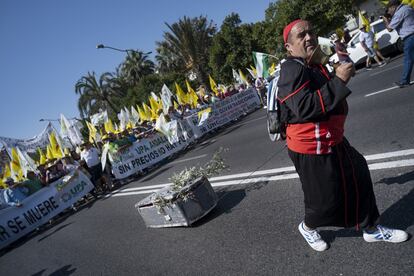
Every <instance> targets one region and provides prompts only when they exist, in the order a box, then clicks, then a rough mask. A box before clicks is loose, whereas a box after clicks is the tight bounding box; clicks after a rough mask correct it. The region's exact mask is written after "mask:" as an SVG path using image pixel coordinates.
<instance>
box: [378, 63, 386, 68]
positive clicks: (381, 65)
mask: <svg viewBox="0 0 414 276" xmlns="http://www.w3.org/2000/svg"><path fill="white" fill-rule="evenodd" d="M385 65H387V63H386V62H381V63H380V64H379V65H378V67H384V66H385Z"/></svg>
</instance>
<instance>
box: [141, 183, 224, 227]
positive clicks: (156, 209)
mask: <svg viewBox="0 0 414 276" xmlns="http://www.w3.org/2000/svg"><path fill="white" fill-rule="evenodd" d="M217 202H218V198H217V195H216V193H215V192H214V190H213V187H211V184H210V182H209V181H208V179H207V178H205V177H201V178H197V179H196V180H194V181H193V182H191V183H190V184H187V185H186V186H184V187H183V188H181V189H180V190H178V191H173V190H172V187H171V186H168V187H165V188H162V189H160V190H159V191H157V192H155V193H153V194H151V195H150V196H148V197H146V198H144V199H143V200H141V201H139V202H138V203H137V204H135V208H137V210H138V212H139V213H140V215H141V216H142V218H143V219H144V222H145V225H146V226H147V227H150V228H161V227H174V226H189V225H191V224H192V223H194V222H195V221H197V220H199V219H200V218H202V217H203V216H205V215H206V214H207V213H208V212H210V211H211V210H212V209H213V208H214V207H215V206H216V205H217Z"/></svg>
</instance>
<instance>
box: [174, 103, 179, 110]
mask: <svg viewBox="0 0 414 276" xmlns="http://www.w3.org/2000/svg"><path fill="white" fill-rule="evenodd" d="M178 108H179V106H178V103H177V102H176V101H174V109H175V110H178Z"/></svg>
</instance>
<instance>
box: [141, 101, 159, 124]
mask: <svg viewBox="0 0 414 276" xmlns="http://www.w3.org/2000/svg"><path fill="white" fill-rule="evenodd" d="M142 107H143V108H144V111H145V116H146V117H147V118H148V120H154V119H155V120H156V119H157V118H158V115H157V113H156V111H154V110H152V109H151V107H149V106H148V105H147V104H146V103H142Z"/></svg>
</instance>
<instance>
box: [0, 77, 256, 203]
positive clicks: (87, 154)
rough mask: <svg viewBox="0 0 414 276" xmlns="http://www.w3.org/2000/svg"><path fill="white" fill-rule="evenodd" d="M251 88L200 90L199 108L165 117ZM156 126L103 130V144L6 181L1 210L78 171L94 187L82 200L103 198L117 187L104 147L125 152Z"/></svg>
mask: <svg viewBox="0 0 414 276" xmlns="http://www.w3.org/2000/svg"><path fill="white" fill-rule="evenodd" d="M261 85H264V80H263V79H261ZM250 87H253V88H255V85H254V80H251V79H250V80H249V85H247V86H246V85H230V86H228V87H220V88H218V91H217V92H218V93H212V92H209V91H207V90H206V89H205V87H204V86H200V88H199V89H198V91H197V92H196V93H197V96H198V100H197V106H196V108H192V107H191V106H190V105H189V104H185V105H180V104H178V103H176V105H175V106H176V107H177V108H175V107H174V106H170V107H169V109H168V111H167V114H164V116H165V118H166V121H167V122H168V121H171V120H179V119H183V118H185V117H187V116H191V115H193V114H195V113H197V112H198V111H200V110H203V109H205V108H208V107H209V106H210V105H211V104H215V103H217V102H219V101H221V100H223V99H225V98H227V97H230V96H233V95H235V94H237V93H239V92H242V91H244V90H245V89H246V88H250ZM260 88H263V87H262V86H261V87H258V88H257V93H258V95H259V97H260V98H261V99H262V97H263V95H262V94H263V93H261V92H260V90H259V89H260ZM260 93H261V94H260ZM159 112H160V113H161V112H162V110H159ZM155 124H156V120H151V121H148V120H145V121H142V122H141V123H140V124H138V125H136V126H135V127H133V128H132V127H127V128H126V129H125V130H123V131H117V132H115V133H113V132H105V131H104V129H103V133H102V134H103V135H102V137H101V140H100V141H99V142H96V143H90V142H84V143H83V144H81V145H80V146H79V147H77V148H76V149H74V150H73V151H71V152H69V153H66V154H65V155H64V156H63V157H62V158H60V159H49V160H47V162H46V163H45V164H38V166H37V170H36V171H28V172H27V173H26V176H25V179H24V180H22V181H15V180H14V179H13V178H11V177H9V178H7V179H6V181H5V186H6V187H3V188H0V209H3V208H7V207H20V206H22V201H23V200H24V199H25V198H26V197H28V196H30V195H32V194H34V193H36V192H38V191H40V190H41V189H42V188H43V187H47V186H49V185H50V184H51V183H53V182H55V181H57V180H58V179H60V178H62V177H63V176H65V175H67V174H68V173H69V172H71V171H73V170H75V169H80V170H82V171H83V172H84V173H85V174H87V176H88V177H89V178H90V180H91V182H92V184H93V185H94V189H93V190H92V191H91V192H90V195H89V196H87V197H84V198H83V199H82V200H83V201H85V200H89V199H91V200H92V199H95V198H98V197H99V196H100V195H101V194H103V193H105V192H108V191H110V190H111V189H113V187H114V183H113V179H114V178H113V176H112V174H111V167H110V164H109V162H107V164H106V166H105V168H104V170H102V164H101V152H102V149H103V145H104V144H107V145H108V148H109V151H110V152H111V153H113V154H116V153H119V152H122V150H123V149H126V148H128V147H130V146H131V145H132V144H133V143H134V142H136V141H139V140H140V139H143V138H150V137H151V136H152V135H155V134H156V130H155ZM73 209H74V210H76V206H73Z"/></svg>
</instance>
